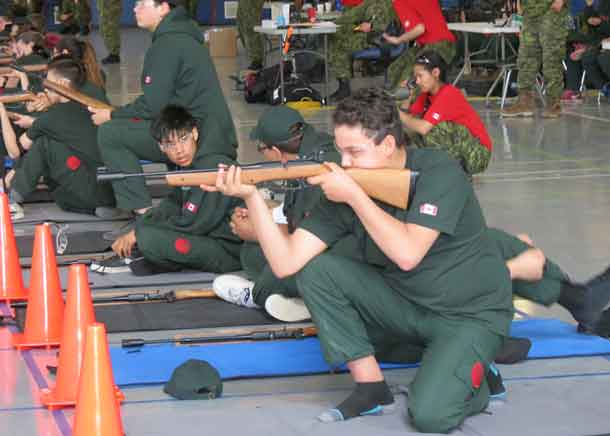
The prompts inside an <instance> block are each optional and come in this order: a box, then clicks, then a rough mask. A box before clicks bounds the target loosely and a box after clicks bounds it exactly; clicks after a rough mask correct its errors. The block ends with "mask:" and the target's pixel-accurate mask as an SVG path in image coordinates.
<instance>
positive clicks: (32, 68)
mask: <svg viewBox="0 0 610 436" xmlns="http://www.w3.org/2000/svg"><path fill="white" fill-rule="evenodd" d="M48 66H49V65H48V64H34V65H20V66H16V65H9V66H7V67H0V76H4V75H7V74H11V73H12V72H13V71H14V70H17V71H21V72H26V73H42V72H44V71H47V67H48Z"/></svg>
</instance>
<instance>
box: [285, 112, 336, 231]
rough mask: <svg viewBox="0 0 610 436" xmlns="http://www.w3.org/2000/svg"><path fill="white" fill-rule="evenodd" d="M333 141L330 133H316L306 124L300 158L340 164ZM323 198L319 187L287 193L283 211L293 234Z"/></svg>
mask: <svg viewBox="0 0 610 436" xmlns="http://www.w3.org/2000/svg"><path fill="white" fill-rule="evenodd" d="M333 141H334V138H333V137H332V136H331V135H329V134H328V133H323V132H316V130H315V129H314V128H313V127H312V126H310V125H309V124H306V125H305V131H304V134H303V139H302V140H301V146H300V147H299V157H300V158H301V159H316V160H320V161H322V162H324V161H327V162H336V163H339V162H340V161H341V157H340V156H339V153H337V151H336V150H335V147H334V142H333ZM322 196H323V194H322V191H321V190H320V188H318V187H307V188H304V189H298V190H296V191H288V192H287V193H286V195H285V197H284V209H283V211H284V215H285V216H286V218H287V220H288V230H289V231H290V232H293V231H294V230H295V229H296V228H297V227H298V225H299V223H300V222H301V221H302V220H303V219H304V218H306V217H307V215H309V213H310V212H311V211H312V210H313V208H314V207H315V206H316V205H317V204H318V203H319V202H320V199H321V198H322Z"/></svg>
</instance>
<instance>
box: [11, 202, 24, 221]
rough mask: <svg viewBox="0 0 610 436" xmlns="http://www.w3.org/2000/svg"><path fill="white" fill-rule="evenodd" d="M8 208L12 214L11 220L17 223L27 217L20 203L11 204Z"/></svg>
mask: <svg viewBox="0 0 610 436" xmlns="http://www.w3.org/2000/svg"><path fill="white" fill-rule="evenodd" d="M8 207H9V211H10V212H11V220H13V221H17V220H20V219H23V218H24V217H25V211H24V210H23V206H21V205H20V204H19V203H10V204H9V206H8Z"/></svg>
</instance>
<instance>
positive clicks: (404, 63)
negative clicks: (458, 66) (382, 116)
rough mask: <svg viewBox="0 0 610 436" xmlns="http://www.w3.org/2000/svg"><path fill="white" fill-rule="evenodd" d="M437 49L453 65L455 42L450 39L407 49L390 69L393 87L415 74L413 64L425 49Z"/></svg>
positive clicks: (389, 74)
mask: <svg viewBox="0 0 610 436" xmlns="http://www.w3.org/2000/svg"><path fill="white" fill-rule="evenodd" d="M428 50H434V51H436V52H437V53H438V54H439V55H441V57H442V58H443V60H444V61H445V62H446V63H447V65H451V62H452V61H453V57H454V56H455V43H453V42H449V41H439V42H435V43H432V44H427V45H425V46H423V47H418V48H417V49H416V50H405V51H404V52H403V53H402V54H401V55H400V56H399V57H398V59H396V60H395V61H394V62H392V65H390V68H389V69H388V79H389V80H390V84H391V87H392V88H396V87H397V86H398V85H400V83H401V82H403V81H404V80H408V79H410V78H411V77H412V76H413V65H414V64H415V59H417V57H418V56H419V55H420V54H422V53H423V52H425V51H428Z"/></svg>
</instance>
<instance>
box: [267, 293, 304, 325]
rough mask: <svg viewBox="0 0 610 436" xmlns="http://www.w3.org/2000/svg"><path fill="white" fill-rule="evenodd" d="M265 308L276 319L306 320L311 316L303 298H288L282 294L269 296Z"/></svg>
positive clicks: (286, 320)
mask: <svg viewBox="0 0 610 436" xmlns="http://www.w3.org/2000/svg"><path fill="white" fill-rule="evenodd" d="M265 310H266V311H267V313H268V314H269V315H271V316H272V317H274V318H275V319H279V320H280V321H284V322H298V321H305V320H307V319H310V318H311V314H310V313H309V310H308V309H307V306H305V303H304V302H303V299H302V298H287V297H284V296H283V295H280V294H273V295H270V296H269V297H268V298H267V301H265Z"/></svg>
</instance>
